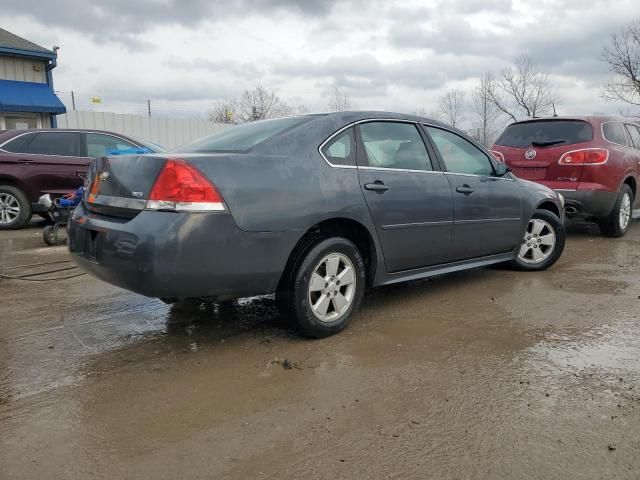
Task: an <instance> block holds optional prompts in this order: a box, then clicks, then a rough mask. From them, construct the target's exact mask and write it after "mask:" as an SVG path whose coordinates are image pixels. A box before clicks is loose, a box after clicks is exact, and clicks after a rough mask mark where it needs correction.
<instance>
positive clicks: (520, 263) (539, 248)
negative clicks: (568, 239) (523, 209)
mask: <svg viewBox="0 0 640 480" xmlns="http://www.w3.org/2000/svg"><path fill="white" fill-rule="evenodd" d="M564 242H565V233H564V226H563V225H562V222H561V221H560V219H559V218H558V216H557V215H554V214H553V213H551V212H550V211H548V210H536V211H535V213H534V214H533V215H532V216H531V220H529V224H528V225H527V229H526V231H525V232H524V238H523V239H522V245H521V246H520V250H518V255H517V256H516V258H515V259H514V260H512V262H511V265H512V266H513V267H515V268H517V269H518V270H528V271H537V270H546V269H547V268H549V267H550V266H551V265H553V264H554V263H556V261H557V260H558V258H560V255H562V251H563V250H564Z"/></svg>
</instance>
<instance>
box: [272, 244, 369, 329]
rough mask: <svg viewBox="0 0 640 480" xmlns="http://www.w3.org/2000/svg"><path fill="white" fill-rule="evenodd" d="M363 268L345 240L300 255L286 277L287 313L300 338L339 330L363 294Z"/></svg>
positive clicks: (345, 323) (346, 322)
mask: <svg viewBox="0 0 640 480" xmlns="http://www.w3.org/2000/svg"><path fill="white" fill-rule="evenodd" d="M365 283H366V282H365V267H364V261H363V259H362V255H361V254H360V252H359V250H358V248H357V247H356V246H355V245H354V244H353V242H351V241H350V240H347V239H346V238H342V237H332V238H327V239H324V240H319V241H318V242H317V243H315V244H314V245H312V246H310V248H308V249H307V250H306V253H303V256H302V257H301V259H300V261H298V262H296V266H295V268H294V270H293V272H292V275H291V277H290V284H289V285H288V289H287V295H286V296H284V298H285V299H286V302H287V305H286V307H287V310H288V312H289V313H290V315H291V316H292V317H293V318H294V319H295V320H296V322H297V323H298V325H299V327H300V330H301V331H302V333H303V334H305V335H306V336H309V337H313V338H322V337H327V336H329V335H333V334H335V333H338V332H340V331H341V330H343V329H344V328H345V327H346V326H347V325H348V324H349V322H350V321H351V318H352V317H353V315H354V314H355V312H356V311H357V310H358V308H359V306H360V302H361V301H362V296H363V294H364V290H365Z"/></svg>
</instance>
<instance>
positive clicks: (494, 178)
mask: <svg viewBox="0 0 640 480" xmlns="http://www.w3.org/2000/svg"><path fill="white" fill-rule="evenodd" d="M443 173H444V174H445V175H457V176H459V177H474V178H490V179H491V181H494V180H506V181H508V182H514V181H515V179H514V178H512V177H507V176H504V177H494V176H491V175H477V174H475V173H457V172H443Z"/></svg>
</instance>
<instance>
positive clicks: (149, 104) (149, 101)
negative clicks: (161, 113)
mask: <svg viewBox="0 0 640 480" xmlns="http://www.w3.org/2000/svg"><path fill="white" fill-rule="evenodd" d="M147 112H149V117H151V100H147Z"/></svg>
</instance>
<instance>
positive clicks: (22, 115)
mask: <svg viewBox="0 0 640 480" xmlns="http://www.w3.org/2000/svg"><path fill="white" fill-rule="evenodd" d="M56 56H57V54H56V49H55V48H54V50H53V51H52V50H47V49H46V48H43V47H41V46H40V45H36V44H35V43H33V42H30V41H28V40H26V39H24V38H22V37H19V36H17V35H14V34H13V33H11V32H8V31H6V30H3V29H2V28H0V130H4V129H10V128H49V127H55V126H56V117H55V116H56V115H57V114H60V113H65V112H66V109H65V107H64V105H63V104H62V102H61V101H60V99H59V98H58V97H57V96H56V94H55V93H54V91H53V76H52V71H53V69H54V68H55V67H56Z"/></svg>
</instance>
